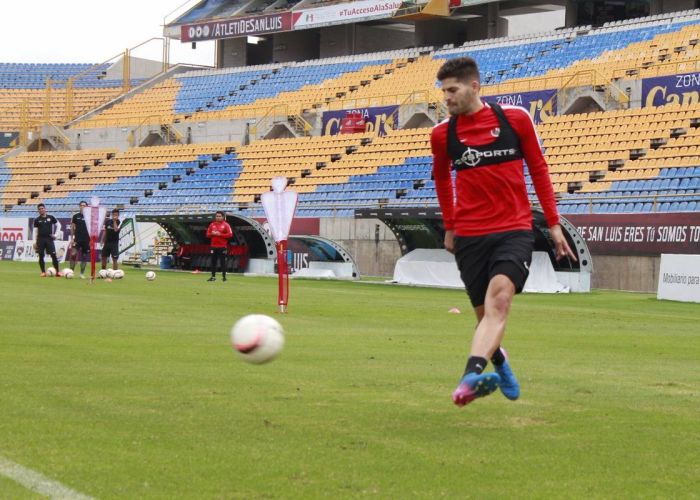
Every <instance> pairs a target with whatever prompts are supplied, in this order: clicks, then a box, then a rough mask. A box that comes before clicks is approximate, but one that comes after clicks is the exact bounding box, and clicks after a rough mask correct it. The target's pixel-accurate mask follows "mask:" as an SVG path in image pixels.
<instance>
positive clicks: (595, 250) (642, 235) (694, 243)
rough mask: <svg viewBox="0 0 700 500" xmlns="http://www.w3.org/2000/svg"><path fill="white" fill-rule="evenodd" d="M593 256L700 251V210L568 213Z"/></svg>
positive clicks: (691, 252)
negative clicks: (640, 212)
mask: <svg viewBox="0 0 700 500" xmlns="http://www.w3.org/2000/svg"><path fill="white" fill-rule="evenodd" d="M564 217H565V218H566V219H567V220H568V221H569V222H571V224H573V225H574V226H576V229H577V230H578V232H579V234H580V235H581V236H582V237H583V239H584V240H586V244H587V245H588V249H589V250H590V251H591V253H592V254H593V255H660V254H662V253H675V254H700V212H694V213H691V212H689V213H674V214H564Z"/></svg>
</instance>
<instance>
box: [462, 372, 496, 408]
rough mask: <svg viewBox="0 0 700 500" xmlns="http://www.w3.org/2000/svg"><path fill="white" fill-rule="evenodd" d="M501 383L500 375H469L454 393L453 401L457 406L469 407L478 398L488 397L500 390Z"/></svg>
mask: <svg viewBox="0 0 700 500" xmlns="http://www.w3.org/2000/svg"><path fill="white" fill-rule="evenodd" d="M500 383H501V377H500V376H499V375H498V373H494V372H489V373H482V374H476V373H467V374H466V375H465V376H464V377H462V380H461V381H460V383H459V386H457V389H455V391H454V392H453V393H452V401H453V402H454V404H456V405H457V406H464V405H467V404H469V403H471V402H472V401H474V400H475V399H476V398H483V397H484V396H488V395H489V394H491V393H492V392H493V391H495V390H496V389H498V386H499V384H500Z"/></svg>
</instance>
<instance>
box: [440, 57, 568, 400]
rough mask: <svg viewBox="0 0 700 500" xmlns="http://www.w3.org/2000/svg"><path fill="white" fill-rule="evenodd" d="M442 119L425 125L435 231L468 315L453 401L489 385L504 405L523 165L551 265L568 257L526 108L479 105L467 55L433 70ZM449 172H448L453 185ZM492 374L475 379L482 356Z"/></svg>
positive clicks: (523, 203)
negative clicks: (552, 256)
mask: <svg viewBox="0 0 700 500" xmlns="http://www.w3.org/2000/svg"><path fill="white" fill-rule="evenodd" d="M437 79H438V80H439V81H440V83H441V84H442V92H443V96H444V98H445V103H446V105H447V108H448V110H449V112H450V115H451V116H450V119H448V120H445V121H443V122H442V123H439V124H438V125H436V126H435V128H433V132H432V135H431V146H432V152H433V177H434V179H435V190H436V192H437V197H438V201H439V203H440V208H441V209H442V218H443V222H444V225H445V242H444V243H445V249H446V250H447V251H449V252H452V253H454V255H455V260H456V262H457V267H458V268H459V271H460V275H461V278H462V281H463V282H464V285H465V287H466V289H467V293H468V295H469V299H470V301H471V303H472V307H473V308H474V312H475V314H476V319H477V326H476V330H475V332H474V337H473V339H472V345H471V351H470V354H469V358H468V360H467V365H466V368H465V370H464V375H463V376H462V378H461V380H460V382H459V385H458V387H457V389H456V390H455V391H454V393H453V394H452V400H453V402H454V403H455V404H456V405H458V406H464V405H466V404H468V403H470V402H472V401H473V400H474V399H476V398H479V397H482V396H486V395H488V394H490V393H492V392H493V391H495V390H496V389H497V388H498V387H500V389H501V392H503V394H504V395H505V396H506V397H507V398H508V399H511V400H515V399H517V398H518V397H519V396H520V385H519V384H518V381H517V379H516V378H515V375H514V374H513V372H512V370H511V367H510V365H509V363H508V360H507V358H506V354H505V351H504V350H503V349H502V348H501V347H500V346H501V342H502V340H503V336H504V333H505V327H506V320H507V317H508V311H509V309H510V305H511V302H512V300H513V296H514V295H515V294H516V293H519V292H520V291H522V288H523V286H524V284H525V280H526V279H527V276H528V273H529V266H530V263H531V261H532V251H533V248H534V241H535V238H534V234H533V231H532V211H531V208H530V202H529V200H528V195H527V186H526V183H525V174H524V172H523V160H525V162H527V166H528V169H529V172H530V176H531V177H532V182H533V184H534V186H535V191H536V193H537V198H538V199H539V201H540V204H541V205H542V209H543V211H544V215H545V219H546V221H547V226H549V232H550V235H551V237H552V240H553V242H554V245H555V251H556V256H557V259H560V258H562V257H564V256H569V257H570V258H571V259H574V260H576V256H575V255H574V253H573V252H572V251H571V248H570V247H569V245H568V243H567V241H566V238H565V237H564V234H563V233H562V230H561V226H560V225H559V214H558V212H557V206H556V201H555V197H554V189H553V188H552V182H551V179H550V177H549V169H548V167H547V163H546V162H545V159H544V156H543V155H542V150H541V147H540V143H539V139H538V137H537V132H536V131H535V126H534V123H533V122H532V119H531V118H530V115H529V114H528V112H527V111H526V110H525V109H523V108H520V107H516V106H503V107H500V106H498V105H495V104H491V105H489V104H486V103H484V102H482V101H481V98H480V97H479V91H480V88H481V83H480V76H479V69H478V66H477V64H476V62H475V61H474V59H472V58H470V57H461V58H457V59H452V60H449V61H447V62H445V63H444V64H443V65H442V67H441V68H440V70H439V71H438V74H437ZM451 170H455V171H456V176H455V184H456V186H454V185H453V181H452V174H451ZM489 359H490V360H491V362H492V363H493V364H494V367H495V372H489V373H484V369H485V368H486V365H487V364H488V360H489Z"/></svg>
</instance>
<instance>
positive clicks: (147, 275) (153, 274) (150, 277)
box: [146, 271, 156, 281]
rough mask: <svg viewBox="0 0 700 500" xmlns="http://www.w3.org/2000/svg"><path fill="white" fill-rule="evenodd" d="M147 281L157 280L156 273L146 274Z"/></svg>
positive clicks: (149, 272)
mask: <svg viewBox="0 0 700 500" xmlns="http://www.w3.org/2000/svg"><path fill="white" fill-rule="evenodd" d="M146 279H147V280H148V281H153V280H154V279H156V273H155V271H148V272H147V273H146Z"/></svg>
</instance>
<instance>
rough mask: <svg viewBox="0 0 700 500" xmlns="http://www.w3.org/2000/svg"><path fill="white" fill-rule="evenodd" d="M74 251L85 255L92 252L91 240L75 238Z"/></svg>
mask: <svg viewBox="0 0 700 500" xmlns="http://www.w3.org/2000/svg"><path fill="white" fill-rule="evenodd" d="M73 251H74V252H76V253H77V254H78V255H85V254H89V253H90V242H89V241H88V240H75V241H73Z"/></svg>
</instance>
